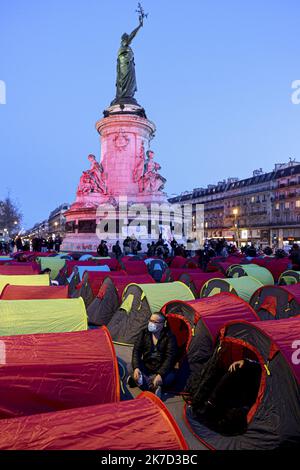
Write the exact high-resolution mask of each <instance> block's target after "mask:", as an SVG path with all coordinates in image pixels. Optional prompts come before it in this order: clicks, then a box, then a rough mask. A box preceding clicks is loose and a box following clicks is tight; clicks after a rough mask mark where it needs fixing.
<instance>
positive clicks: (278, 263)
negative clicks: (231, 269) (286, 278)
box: [252, 256, 292, 282]
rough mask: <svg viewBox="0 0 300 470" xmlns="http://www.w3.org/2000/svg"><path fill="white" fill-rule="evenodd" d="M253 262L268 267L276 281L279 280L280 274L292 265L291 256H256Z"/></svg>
mask: <svg viewBox="0 0 300 470" xmlns="http://www.w3.org/2000/svg"><path fill="white" fill-rule="evenodd" d="M252 263H254V264H257V265H259V266H263V267H264V268H267V269H268V270H269V271H270V272H271V273H272V276H273V278H274V281H275V282H278V279H279V277H280V275H281V274H282V273H283V272H284V271H286V270H287V269H289V268H291V267H292V263H291V260H290V259H289V258H272V257H267V256H266V257H265V258H254V259H253V260H252Z"/></svg>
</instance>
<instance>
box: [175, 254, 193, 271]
mask: <svg viewBox="0 0 300 470" xmlns="http://www.w3.org/2000/svg"><path fill="white" fill-rule="evenodd" d="M170 268H180V269H183V268H188V269H194V268H198V266H197V263H196V262H195V260H192V259H190V258H184V257H183V256H175V257H174V258H173V259H172V261H171V263H170Z"/></svg>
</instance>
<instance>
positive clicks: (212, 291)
mask: <svg viewBox="0 0 300 470" xmlns="http://www.w3.org/2000/svg"><path fill="white" fill-rule="evenodd" d="M262 286H263V284H262V283H261V282H260V281H258V280H257V279H255V278H253V277H251V276H243V277H239V278H237V279H230V278H229V279H216V278H215V279H210V280H209V281H207V282H206V283H205V284H204V286H203V287H202V289H201V294H200V297H210V296H212V295H216V294H220V292H230V293H231V294H235V295H237V296H238V297H240V298H241V299H243V300H245V301H246V302H249V301H250V298H251V297H252V295H253V294H254V292H255V291H256V290H257V289H259V288H260V287H262Z"/></svg>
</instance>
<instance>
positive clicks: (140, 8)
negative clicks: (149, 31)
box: [135, 2, 148, 26]
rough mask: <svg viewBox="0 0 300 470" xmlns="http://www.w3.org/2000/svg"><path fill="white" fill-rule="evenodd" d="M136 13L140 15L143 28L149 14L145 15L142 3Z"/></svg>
mask: <svg viewBox="0 0 300 470" xmlns="http://www.w3.org/2000/svg"><path fill="white" fill-rule="evenodd" d="M135 11H136V13H138V14H139V22H140V26H143V24H144V18H147V16H148V13H145V12H144V9H143V7H142V5H141V3H140V2H139V3H138V7H137V10H135Z"/></svg>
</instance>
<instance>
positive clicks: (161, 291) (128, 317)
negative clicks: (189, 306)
mask: <svg viewBox="0 0 300 470" xmlns="http://www.w3.org/2000/svg"><path fill="white" fill-rule="evenodd" d="M172 299H178V300H192V299H194V296H193V294H192V292H191V290H190V289H189V288H188V287H187V286H186V285H185V284H183V283H182V282H172V283H168V284H129V285H128V286H127V287H126V289H125V290H124V292H123V298H122V300H123V302H122V305H121V306H120V308H119V310H117V311H116V312H115V313H114V315H113V317H112V319H111V321H110V322H109V324H108V329H109V331H110V334H111V336H112V339H113V341H116V342H119V343H123V344H124V343H125V344H134V342H135V340H136V338H137V337H138V335H139V333H140V331H141V330H142V329H143V328H146V326H147V323H148V320H149V318H150V316H151V314H152V313H155V312H159V311H160V309H161V308H162V307H163V305H164V304H165V303H166V302H168V301H170V300H172Z"/></svg>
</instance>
